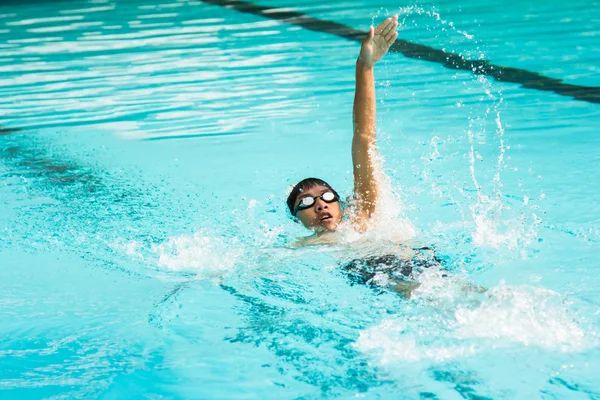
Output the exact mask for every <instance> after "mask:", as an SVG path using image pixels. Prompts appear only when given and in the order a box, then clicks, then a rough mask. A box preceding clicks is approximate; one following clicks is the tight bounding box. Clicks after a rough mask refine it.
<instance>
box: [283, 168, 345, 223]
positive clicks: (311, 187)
mask: <svg viewBox="0 0 600 400" xmlns="http://www.w3.org/2000/svg"><path fill="white" fill-rule="evenodd" d="M339 198H340V196H339V195H338V194H337V192H336V191H335V190H333V188H332V187H331V186H329V184H328V183H327V182H325V181H323V180H321V179H318V178H307V179H304V180H302V181H300V182H298V183H297V184H296V186H294V188H293V189H292V192H291V193H290V195H289V196H288V198H287V205H288V208H289V209H290V212H291V213H292V215H293V216H294V217H296V218H298V220H299V221H300V222H302V225H304V226H305V227H307V228H308V229H312V230H315V231H334V230H336V228H337V227H338V225H339V224H340V222H341V220H342V209H341V208H340V202H339Z"/></svg>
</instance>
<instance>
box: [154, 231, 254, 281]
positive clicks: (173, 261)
mask: <svg viewBox="0 0 600 400" xmlns="http://www.w3.org/2000/svg"><path fill="white" fill-rule="evenodd" d="M152 251H153V252H154V253H155V254H156V255H158V265H159V266H161V267H166V268H167V269H169V270H172V271H186V270H187V271H193V272H197V273H202V274H204V275H206V276H214V275H219V274H222V273H226V272H229V271H232V270H233V268H234V266H235V264H236V262H237V261H238V260H239V259H240V257H241V256H242V253H243V252H242V248H241V246H240V245H239V243H238V242H237V241H236V240H235V239H234V240H230V241H226V240H225V239H223V238H217V237H212V236H210V235H207V234H206V233H205V232H203V231H200V232H197V233H195V234H194V235H181V236H178V237H172V238H170V239H168V240H167V241H166V242H165V243H163V244H160V245H158V246H153V247H152Z"/></svg>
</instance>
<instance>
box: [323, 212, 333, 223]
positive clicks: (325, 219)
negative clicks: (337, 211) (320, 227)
mask: <svg viewBox="0 0 600 400" xmlns="http://www.w3.org/2000/svg"><path fill="white" fill-rule="evenodd" d="M328 221H333V215H331V214H329V213H325V214H323V216H322V217H321V222H328Z"/></svg>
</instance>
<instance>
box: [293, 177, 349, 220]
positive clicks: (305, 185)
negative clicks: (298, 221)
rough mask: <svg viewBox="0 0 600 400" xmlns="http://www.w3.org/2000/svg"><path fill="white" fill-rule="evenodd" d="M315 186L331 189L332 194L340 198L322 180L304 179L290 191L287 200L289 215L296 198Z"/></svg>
mask: <svg viewBox="0 0 600 400" xmlns="http://www.w3.org/2000/svg"><path fill="white" fill-rule="evenodd" d="M315 186H325V187H328V188H329V189H331V191H332V192H333V194H335V195H336V197H337V198H339V197H340V196H339V195H338V194H337V192H336V191H335V190H334V189H333V188H332V187H331V185H329V183H327V182H325V181H324V180H322V179H319V178H306V179H303V180H301V181H300V182H298V183H297V184H296V185H295V186H294V188H293V189H292V191H291V192H290V195H289V196H288V198H287V206H288V208H289V209H290V213H291V214H292V215H293V214H294V203H295V202H296V198H297V197H298V195H299V194H300V193H301V192H303V191H305V190H308V189H310V188H313V187H315Z"/></svg>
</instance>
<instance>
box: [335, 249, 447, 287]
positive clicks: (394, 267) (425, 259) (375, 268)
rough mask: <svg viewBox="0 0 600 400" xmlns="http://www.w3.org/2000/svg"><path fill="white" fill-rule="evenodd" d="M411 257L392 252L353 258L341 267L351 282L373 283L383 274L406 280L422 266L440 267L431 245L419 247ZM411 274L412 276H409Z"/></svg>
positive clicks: (395, 279) (422, 267) (393, 278)
mask: <svg viewBox="0 0 600 400" xmlns="http://www.w3.org/2000/svg"><path fill="white" fill-rule="evenodd" d="M413 250H415V254H414V255H413V257H412V258H402V257H398V256H396V255H394V254H387V255H383V256H373V257H369V258H364V259H354V260H352V261H350V262H349V263H348V264H346V265H344V267H342V268H343V269H344V271H345V272H346V273H347V276H348V279H349V281H350V283H351V284H363V285H364V284H370V285H375V282H374V281H373V278H374V277H375V276H378V275H379V276H381V275H383V276H385V277H386V278H388V279H390V280H393V281H397V282H398V281H406V280H409V278H411V277H414V274H418V273H421V272H423V269H424V268H430V267H442V260H440V259H439V258H437V257H436V256H435V254H434V252H433V249H432V248H431V247H420V248H417V249H413ZM411 275H412V276H411Z"/></svg>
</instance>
